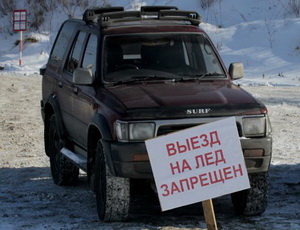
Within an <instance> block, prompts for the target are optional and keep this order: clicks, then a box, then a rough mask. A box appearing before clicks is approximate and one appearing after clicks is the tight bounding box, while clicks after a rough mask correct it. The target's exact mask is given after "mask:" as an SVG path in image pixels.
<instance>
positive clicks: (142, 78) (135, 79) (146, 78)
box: [113, 75, 175, 85]
mask: <svg viewBox="0 0 300 230" xmlns="http://www.w3.org/2000/svg"><path fill="white" fill-rule="evenodd" d="M153 80H169V81H175V79H174V78H169V77H158V76H155V75H145V76H134V77H131V78H129V79H126V80H121V81H117V82H114V83H113V85H120V84H128V83H135V82H141V81H153Z"/></svg>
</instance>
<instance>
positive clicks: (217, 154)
mask: <svg viewBox="0 0 300 230" xmlns="http://www.w3.org/2000/svg"><path fill="white" fill-rule="evenodd" d="M146 147H147V151H148V154H149V158H150V163H151V167H152V171H153V174H154V178H155V183H156V187H157V191H158V195H159V200H160V204H161V208H162V211H166V210H170V209H173V208H177V207H181V206H184V205H189V204H193V203H197V202H200V201H204V200H208V199H212V198H215V197H219V196H222V195H225V194H230V193H233V192H236V191H240V190H244V189H248V188H250V184H249V179H248V174H247V169H246V167H245V162H244V157H243V153H242V149H241V143H240V140H239V135H238V131H237V126H236V120H235V118H234V117H230V118H227V119H224V120H220V121H216V122H212V123H209V124H205V125H200V126H196V127H193V128H189V129H185V130H183V131H180V132H175V133H171V134H169V135H165V136H161V137H157V138H153V139H150V140H146Z"/></svg>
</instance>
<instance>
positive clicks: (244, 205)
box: [231, 173, 269, 216]
mask: <svg viewBox="0 0 300 230" xmlns="http://www.w3.org/2000/svg"><path fill="white" fill-rule="evenodd" d="M249 180H250V186H251V188H250V189H247V190H243V191H239V192H236V193H232V194H231V200H232V204H233V207H234V209H235V211H236V213H237V214H238V215H245V216H254V215H260V214H262V213H263V212H264V211H265V210H266V208H267V203H268V196H269V174H268V173H257V174H250V175H249Z"/></svg>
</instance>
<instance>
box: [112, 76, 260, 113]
mask: <svg viewBox="0 0 300 230" xmlns="http://www.w3.org/2000/svg"><path fill="white" fill-rule="evenodd" d="M107 89H108V90H109V91H110V93H111V94H113V95H114V97H116V98H118V100H120V101H121V103H122V104H123V105H124V107H125V108H126V111H127V113H129V114H130V115H131V116H134V117H143V118H146V117H149V118H153V117H193V116H195V117H198V116H218V115H222V116H224V115H238V114H245V113H246V114H247V113H248V114H249V113H250V114H261V113H262V112H261V111H262V109H263V108H264V105H263V104H261V103H260V102H259V101H258V100H256V99H255V98H254V97H253V96H252V95H250V94H249V93H247V92H246V91H244V90H243V89H241V88H240V87H239V86H236V85H234V84H233V83H231V82H230V81H207V82H204V81H200V82H163V83H162V82H159V83H157V82H143V83H137V84H122V85H117V86H111V87H108V88H107Z"/></svg>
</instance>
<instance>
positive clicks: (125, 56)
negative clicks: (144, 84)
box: [104, 34, 226, 82]
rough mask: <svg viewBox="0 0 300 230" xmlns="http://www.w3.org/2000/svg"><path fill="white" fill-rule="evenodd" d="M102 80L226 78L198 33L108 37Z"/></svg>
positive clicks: (212, 52)
mask: <svg viewBox="0 0 300 230" xmlns="http://www.w3.org/2000/svg"><path fill="white" fill-rule="evenodd" d="M104 47H105V50H104V66H105V68H104V81H105V82H127V81H133V80H138V79H144V80H150V79H152V80H153V79H171V80H174V81H176V80H187V79H189V80H190V79H203V78H205V79H220V78H225V77H226V75H225V74H224V71H223V70H222V67H221V65H220V62H219V60H218V58H217V57H216V54H215V52H214V50H213V49H212V47H211V45H210V43H209V42H208V40H207V38H206V37H205V36H203V35H201V34H154V35H151V34H146V35H145V34H134V35H123V36H108V37H107V38H106V39H105V46H104Z"/></svg>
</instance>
